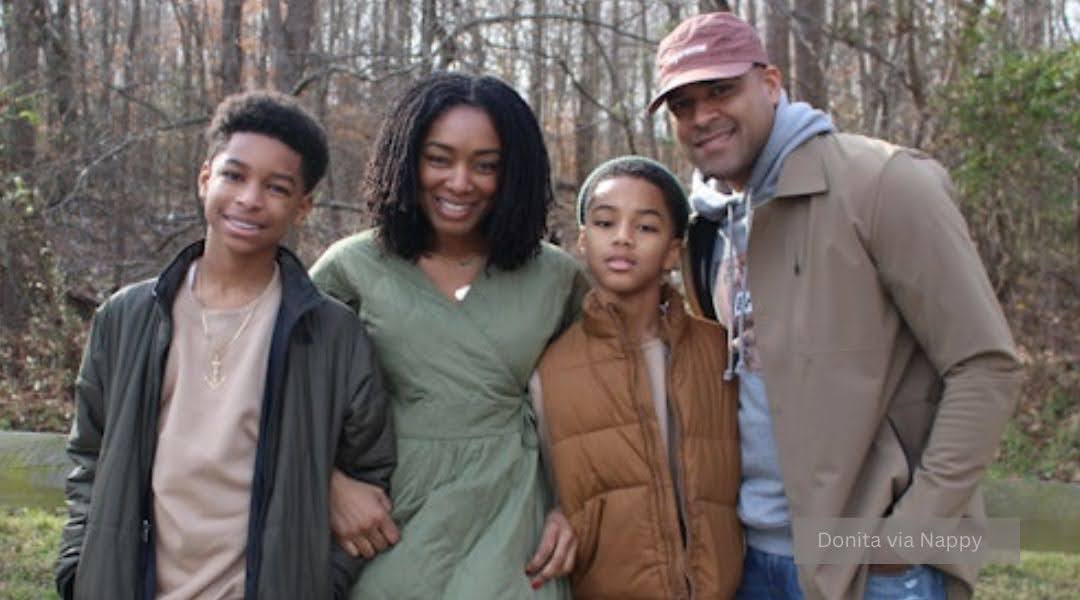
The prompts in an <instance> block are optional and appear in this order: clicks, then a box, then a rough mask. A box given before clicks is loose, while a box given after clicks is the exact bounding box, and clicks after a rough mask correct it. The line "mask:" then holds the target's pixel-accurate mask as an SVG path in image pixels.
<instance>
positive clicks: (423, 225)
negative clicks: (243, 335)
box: [312, 73, 587, 600]
mask: <svg viewBox="0 0 1080 600" xmlns="http://www.w3.org/2000/svg"><path fill="white" fill-rule="evenodd" d="M365 196H366V199H367V201H368V202H369V203H371V204H372V205H373V206H374V208H375V210H376V225H377V227H376V228H375V229H374V230H370V231H366V232H363V233H360V234H358V235H355V236H352V237H349V238H346V239H344V240H342V241H339V242H338V243H336V244H334V245H333V246H332V247H331V248H330V249H328V250H327V251H326V253H325V254H324V255H323V256H322V258H320V259H319V261H318V262H317V263H316V264H315V266H314V267H313V268H312V278H313V279H314V280H315V282H316V283H317V284H319V285H320V286H321V287H322V288H323V289H324V290H326V291H327V292H328V293H330V294H331V295H333V296H335V297H337V298H339V299H341V300H342V301H344V302H346V303H347V304H349V305H350V306H352V307H353V308H354V309H355V310H357V311H358V312H359V314H360V316H361V318H362V319H363V320H364V321H365V323H366V324H367V327H368V329H369V332H370V334H371V337H372V340H373V341H374V343H375V347H376V355H377V356H378V360H379V363H380V366H381V367H382V372H383V374H384V376H385V379H386V381H385V384H386V387H387V391H388V393H389V395H390V401H391V402H390V403H391V406H392V409H393V415H394V421H395V428H396V430H397V436H398V466H397V469H396V471H395V472H394V476H393V478H392V480H391V491H392V494H393V509H392V514H393V520H394V521H395V522H396V523H397V524H398V525H400V528H401V529H400V541H397V543H396V544H393V545H392V547H390V548H389V549H388V550H387V551H385V552H383V553H381V554H379V555H378V556H376V557H375V558H374V559H373V560H372V561H371V563H370V564H369V565H368V566H367V567H365V569H364V572H363V573H362V575H361V577H360V580H359V582H358V583H357V584H356V586H355V587H354V588H353V597H354V598H363V599H364V600H369V599H378V598H386V599H393V600H400V599H407V598H417V599H425V600H426V599H430V598H480V599H484V598H499V599H503V598H509V599H513V598H545V599H555V598H565V597H568V592H567V588H566V583H565V579H563V578H559V579H556V580H554V581H548V582H547V583H545V581H547V580H548V579H551V578H552V577H554V576H559V575H563V574H565V573H567V572H569V570H570V569H571V568H572V566H573V558H574V554H575V547H576V541H575V540H574V538H573V534H572V532H571V530H570V527H569V524H568V523H567V522H566V520H565V518H564V517H562V515H561V513H559V512H558V511H552V512H551V513H548V512H547V510H548V509H547V507H548V506H550V498H549V496H550V494H549V492H548V491H547V490H546V489H545V487H544V483H543V475H542V471H541V467H540V464H539V457H538V449H537V438H536V430H535V420H534V418H533V414H532V411H531V407H530V404H529V402H528V394H527V391H526V388H527V384H528V378H529V375H530V373H531V372H532V370H533V367H534V366H535V365H536V362H537V360H538V358H539V356H540V354H541V352H542V351H543V350H544V347H545V346H546V345H547V343H548V342H549V341H550V340H551V339H553V338H554V337H555V336H556V335H557V334H558V333H559V332H560V331H562V329H563V328H565V327H566V326H567V325H568V324H569V323H570V322H571V321H572V320H573V318H574V317H575V315H576V314H577V311H578V309H579V307H580V301H581V297H582V296H583V295H584V292H585V290H586V287H587V284H586V281H585V278H584V275H583V273H582V271H581V269H580V267H579V266H578V265H577V263H576V262H575V261H574V260H573V259H572V258H571V257H570V256H568V255H567V254H565V253H564V252H562V251H560V250H558V249H557V248H555V247H553V246H550V245H547V244H545V243H543V242H542V239H541V238H542V236H543V232H544V229H545V221H546V217H547V211H548V208H549V207H550V206H551V203H552V192H551V186H550V166H549V161H548V155H547V151H546V149H545V147H544V143H543V137H542V135H541V132H540V127H539V125H538V124H537V122H536V118H535V116H534V115H533V114H532V111H531V110H530V109H529V107H528V105H527V104H525V102H524V101H523V100H522V99H521V98H520V96H518V95H517V93H515V92H514V91H513V90H512V89H511V88H510V87H508V86H507V85H506V84H504V83H503V82H501V81H499V80H497V79H494V78H492V77H478V76H469V75H461V74H446V73H441V74H435V75H432V76H429V77H427V78H425V79H424V80H422V81H420V82H419V83H417V84H415V85H414V86H412V88H411V89H409V90H407V91H406V92H405V94H404V95H403V96H402V97H401V99H400V100H399V101H398V103H397V104H396V105H395V106H394V107H393V108H392V109H391V111H390V114H389V115H388V117H387V118H386V120H385V121H384V124H383V127H382V130H381V131H380V133H379V136H378V139H377V141H376V144H375V147H374V148H373V151H372V159H371V161H370V163H369V165H368V172H367V177H366V181H365ZM356 485H360V486H362V485H363V484H356ZM334 498H336V499H337V500H335V502H336V503H337V504H339V505H343V504H347V503H348V502H349V500H342V499H341V498H342V495H341V494H338V493H335V494H334ZM338 509H340V506H339V507H338V508H336V509H335V510H337V511H338V512H340V510H338ZM338 533H339V534H340V533H341V532H340V531H339V532H338ZM393 533H394V534H396V532H393ZM340 537H341V536H340V535H339V539H340ZM380 537H382V538H383V539H379V538H380ZM392 537H395V538H396V535H393V536H391V535H390V534H387V535H384V536H380V535H379V534H378V532H375V533H374V534H372V535H368V536H367V537H363V536H362V537H361V539H359V540H355V543H356V544H357V545H358V546H361V547H363V548H364V549H366V550H368V551H370V550H371V549H372V548H374V549H376V550H378V549H380V547H385V546H388V545H389V544H392V543H393V542H394V541H395V540H394V539H391V538H392ZM368 553H370V552H365V554H368ZM533 590H536V591H533Z"/></svg>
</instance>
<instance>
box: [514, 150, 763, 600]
mask: <svg viewBox="0 0 1080 600" xmlns="http://www.w3.org/2000/svg"><path fill="white" fill-rule="evenodd" d="M688 213H689V207H688V205H687V201H686V196H685V194H684V193H683V191H682V189H681V187H680V186H679V183H678V180H677V179H676V178H675V176H674V175H672V174H671V173H670V172H669V171H668V170H667V169H665V168H664V167H662V166H661V165H659V164H658V163H656V162H654V161H652V160H649V159H646V158H642V157H636V156H631V157H621V158H618V159H614V160H612V161H609V162H607V163H605V164H603V165H601V166H600V167H598V168H597V169H596V170H595V171H593V173H592V175H590V176H589V178H588V179H587V180H586V182H585V184H584V185H583V186H582V190H581V193H580V195H579V197H578V221H579V223H580V224H581V235H580V238H579V245H580V250H581V253H582V254H583V255H584V257H585V261H586V264H587V266H588V269H589V271H590V273H591V274H592V278H593V280H594V284H595V287H594V288H593V289H592V291H590V292H589V294H588V295H587V296H586V297H585V301H584V307H583V314H582V318H581V320H579V321H578V322H576V323H575V324H574V325H573V326H571V327H570V328H569V329H568V330H567V331H566V332H565V333H563V334H562V335H561V336H560V337H559V338H558V339H557V340H556V341H555V342H554V343H553V344H552V345H551V346H550V347H549V348H548V350H547V351H546V352H545V353H544V355H543V357H542V358H541V361H540V365H539V367H538V371H537V373H538V376H537V377H534V378H533V380H532V382H531V390H530V391H531V393H532V395H533V398H534V403H535V404H536V407H537V415H538V418H539V421H540V424H541V426H540V431H541V435H542V439H543V447H544V449H545V454H546V456H547V458H548V459H549V460H548V464H549V465H550V467H551V471H552V475H553V480H554V484H555V485H554V487H555V490H556V495H557V496H558V500H559V506H560V508H561V509H562V511H563V513H564V514H565V515H566V518H567V519H568V520H569V521H570V524H571V526H572V527H573V531H574V534H575V537H576V540H577V542H576V543H577V548H576V552H572V553H570V554H569V561H570V566H571V567H572V572H571V575H570V581H571V585H572V587H573V592H574V597H575V598H580V599H589V598H640V599H655V600H668V599H672V598H688V597H689V598H728V597H730V596H731V594H732V593H733V592H734V591H735V587H736V585H737V584H738V582H739V573H740V569H741V564H742V554H743V546H742V530H741V529H740V527H739V520H738V517H737V515H736V512H735V502H736V499H737V494H738V488H739V442H738V429H737V415H736V412H737V404H736V402H737V396H736V393H737V392H736V388H735V386H734V384H733V383H732V382H725V381H723V379H722V378H721V376H720V374H721V373H722V372H723V367H724V364H725V361H726V360H727V347H726V346H725V345H724V343H723V342H724V331H723V329H722V328H721V327H719V326H717V325H716V324H715V323H709V322H706V321H702V320H697V319H694V318H692V317H690V316H689V315H687V314H686V313H685V312H684V310H683V300H682V297H681V296H680V295H679V293H678V292H677V291H675V289H674V288H673V287H671V286H669V285H667V284H665V283H664V277H665V274H666V273H667V272H668V271H669V270H671V269H672V268H673V267H674V266H675V264H676V263H677V261H678V257H679V250H680V248H681V245H682V236H683V233H684V231H685V230H686V223H687V219H688ZM537 399H538V400H539V401H536V400H537Z"/></svg>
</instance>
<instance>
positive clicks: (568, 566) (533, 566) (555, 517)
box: [525, 508, 577, 590]
mask: <svg viewBox="0 0 1080 600" xmlns="http://www.w3.org/2000/svg"><path fill="white" fill-rule="evenodd" d="M576 556H577V537H576V536H575V535H574V530H573V528H571V527H570V521H568V520H566V516H565V515H563V513H562V511H561V510H559V509H558V508H555V509H552V510H551V512H549V513H548V515H547V519H545V520H544V532H543V534H542V535H541V536H540V546H539V547H538V548H537V549H536V553H535V554H533V557H532V559H531V560H530V561H529V564H527V565H525V574H526V575H528V576H529V577H531V578H532V582H531V583H532V587H533V589H534V590H535V589H538V588H539V587H540V586H542V585H544V582H545V581H548V580H549V579H554V578H556V577H562V576H564V575H568V574H569V573H570V572H571V571H573V570H574V558H575V557H576Z"/></svg>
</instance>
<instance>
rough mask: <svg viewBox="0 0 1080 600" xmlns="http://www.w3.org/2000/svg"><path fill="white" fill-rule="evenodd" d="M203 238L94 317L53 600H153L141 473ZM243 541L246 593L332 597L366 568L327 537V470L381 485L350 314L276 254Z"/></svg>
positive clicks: (380, 441) (384, 475) (382, 467)
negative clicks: (184, 292)
mask: <svg viewBox="0 0 1080 600" xmlns="http://www.w3.org/2000/svg"><path fill="white" fill-rule="evenodd" d="M201 254H202V243H201V242H199V243H196V244H193V245H192V246H189V247H188V248H186V249H185V250H183V251H182V252H181V253H180V255H179V256H178V257H177V258H176V259H175V260H174V261H173V263H172V264H170V265H169V266H168V267H167V268H166V269H165V271H164V272H163V273H162V274H161V276H160V277H158V278H157V279H155V280H150V281H146V282H142V283H138V284H135V285H132V286H129V287H127V288H124V289H122V290H120V291H119V292H117V293H116V294H115V295H114V296H113V297H112V298H110V299H109V300H108V301H107V302H106V303H105V304H103V305H102V306H101V307H100V308H99V309H98V311H97V313H96V314H95V315H94V321H93V326H92V329H91V333H90V339H89V342H88V343H87V346H86V351H85V354H84V356H83V362H82V367H81V369H80V371H79V377H78V380H77V383H76V387H75V402H76V407H75V409H76V413H75V420H74V423H73V424H72V428H71V435H70V437H69V438H68V455H69V456H70V457H71V459H72V461H73V462H74V463H75V468H74V469H73V470H72V471H71V474H70V475H69V476H68V481H67V492H66V494H67V505H68V510H69V518H68V522H67V524H66V526H65V527H64V531H63V538H62V541H61V545H60V556H59V560H58V562H57V566H56V583H57V589H58V591H59V592H60V595H61V597H64V598H71V597H73V595H74V596H75V597H78V598H102V599H110V600H112V599H117V598H125V599H130V598H138V597H143V598H153V597H154V587H155V584H154V553H153V549H154V518H153V514H152V510H151V508H152V502H151V500H150V493H151V491H150V481H151V468H152V466H153V464H154V450H155V447H156V443H157V430H158V429H157V427H158V408H159V405H160V394H161V385H162V377H163V370H164V367H165V358H166V356H167V355H168V351H169V343H170V340H171V337H172V331H171V328H172V319H171V314H172V303H173V299H174V298H175V297H176V290H177V289H178V288H179V286H180V285H182V284H183V281H184V277H185V274H186V273H187V270H188V266H189V265H190V264H191V262H192V261H193V260H194V259H195V258H197V257H198V256H199V255H201ZM277 261H278V265H279V268H280V273H281V282H282V298H281V307H280V309H279V311H278V315H277V320H276V322H275V326H274V333H273V337H272V341H271V348H270V359H269V366H268V368H267V374H266V392H265V394H264V397H263V403H262V410H261V416H260V426H259V437H258V445H257V449H256V461H255V465H254V472H253V478H252V491H251V494H252V503H251V511H250V520H249V524H248V536H247V558H246V565H247V567H246V569H247V571H246V574H247V577H246V590H245V596H246V597H247V598H255V597H256V596H257V597H259V598H282V599H286V598H289V599H291V598H332V597H333V598H340V597H343V596H344V594H345V593H346V590H347V589H348V587H349V585H350V584H351V582H352V581H353V579H355V577H356V575H357V574H358V572H359V570H360V568H361V566H362V563H363V561H362V560H361V559H352V558H349V557H348V555H346V554H345V553H344V551H342V550H341V549H340V548H339V547H337V546H336V545H335V544H334V543H333V542H332V540H331V534H330V525H329V508H328V499H327V495H328V489H329V479H330V473H331V470H332V469H333V468H334V467H335V466H337V467H339V468H341V469H342V470H343V471H344V472H346V473H347V474H349V475H351V476H353V477H356V478H358V479H363V480H365V481H368V482H370V483H374V484H377V485H381V486H382V487H384V488H387V487H388V486H389V480H390V474H391V471H392V469H393V466H394V461H395V445H394V437H393V432H392V430H391V428H390V426H389V420H388V415H387V409H386V403H385V398H384V395H383V392H382V386H381V383H380V377H379V375H378V372H377V371H376V369H375V367H374V362H373V360H374V359H373V356H372V348H371V344H370V342H369V341H368V337H367V335H366V334H365V332H364V329H363V326H362V325H361V323H360V321H359V319H357V318H356V315H355V313H353V312H352V311H350V310H349V309H348V308H346V307H345V306H343V305H341V304H340V303H338V302H337V301H335V300H332V299H330V298H328V297H326V296H324V295H323V294H322V293H320V292H319V291H318V290H317V289H316V288H315V286H314V285H313V284H312V283H311V281H310V280H309V279H308V277H307V274H306V272H305V270H304V267H303V265H302V264H301V263H300V261H299V260H298V259H297V258H296V257H295V256H293V255H292V254H291V253H289V252H288V251H286V250H284V249H280V250H279V252H278V256H277Z"/></svg>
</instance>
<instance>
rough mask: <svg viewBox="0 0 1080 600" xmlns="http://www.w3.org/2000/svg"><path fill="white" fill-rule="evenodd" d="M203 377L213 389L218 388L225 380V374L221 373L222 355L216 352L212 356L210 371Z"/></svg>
mask: <svg viewBox="0 0 1080 600" xmlns="http://www.w3.org/2000/svg"><path fill="white" fill-rule="evenodd" d="M203 379H204V380H205V381H206V384H207V385H209V386H210V389H212V390H216V389H217V388H218V386H220V385H221V384H222V383H224V382H225V376H224V375H222V374H221V357H220V356H218V355H217V354H216V353H215V354H214V355H213V356H211V357H210V372H209V373H207V374H206V375H203Z"/></svg>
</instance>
